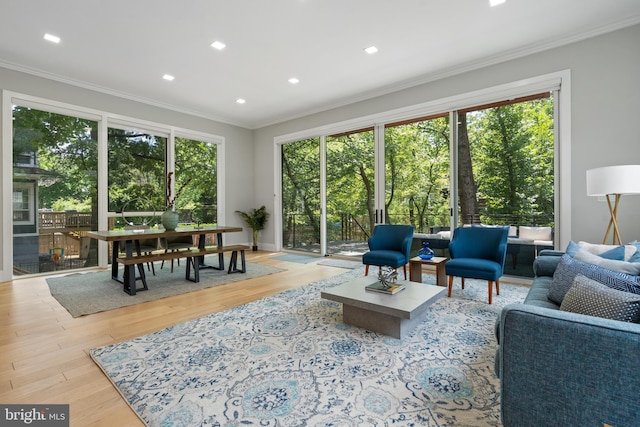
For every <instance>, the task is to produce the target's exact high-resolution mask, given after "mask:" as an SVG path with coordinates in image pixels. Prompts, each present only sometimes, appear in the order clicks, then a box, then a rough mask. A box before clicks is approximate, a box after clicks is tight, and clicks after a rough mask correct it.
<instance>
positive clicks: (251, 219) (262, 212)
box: [236, 206, 269, 251]
mask: <svg viewBox="0 0 640 427" xmlns="http://www.w3.org/2000/svg"><path fill="white" fill-rule="evenodd" d="M236 213H237V214H238V215H240V216H241V217H242V219H244V221H245V222H246V223H247V225H248V226H249V227H251V231H252V235H253V248H252V249H253V250H254V251H257V250H258V232H259V231H260V230H262V229H264V225H265V224H266V223H267V219H269V213H268V212H267V208H266V207H264V206H262V207H260V208H258V209H251V210H250V211H249V212H242V211H236Z"/></svg>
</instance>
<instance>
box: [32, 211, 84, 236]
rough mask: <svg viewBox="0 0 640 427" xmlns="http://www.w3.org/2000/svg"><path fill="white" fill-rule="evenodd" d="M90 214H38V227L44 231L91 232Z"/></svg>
mask: <svg viewBox="0 0 640 427" xmlns="http://www.w3.org/2000/svg"><path fill="white" fill-rule="evenodd" d="M91 220H92V214H91V212H38V227H39V229H40V231H41V232H42V231H45V230H65V229H66V230H91Z"/></svg>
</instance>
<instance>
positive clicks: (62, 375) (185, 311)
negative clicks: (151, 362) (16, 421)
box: [0, 251, 346, 427]
mask: <svg viewBox="0 0 640 427" xmlns="http://www.w3.org/2000/svg"><path fill="white" fill-rule="evenodd" d="M275 255H276V254H273V253H269V252H263V251H259V252H247V260H248V261H251V262H259V263H262V264H265V265H270V266H273V267H279V268H284V269H286V271H283V272H280V273H275V274H271V275H268V276H262V277H257V278H254V279H249V280H243V281H239V282H235V283H231V284H228V285H221V286H217V287H213V288H210V289H203V290H200V291H197V292H191V293H188V294H184V295H177V296H174V297H170V298H164V299H161V300H157V301H151V302H148V303H143V304H138V305H134V306H131V307H123V308H120V309H117V310H110V311H106V312H102V313H96V314H92V315H89V316H83V317H80V318H76V319H74V318H73V317H71V315H70V314H69V313H68V312H67V311H66V310H65V309H64V307H62V306H61V305H60V304H59V303H58V302H57V301H56V300H55V299H54V298H53V297H52V296H51V294H50V292H49V288H48V286H47V283H46V280H45V276H40V277H30V278H25V279H20V280H15V281H12V282H6V283H0V402H3V403H5V404H8V403H16V404H47V403H48V404H53V403H68V404H70V425H71V426H77V427H85V426H105V427H106V426H108V427H111V426H115V425H118V426H143V425H144V424H143V423H142V422H141V421H140V420H139V419H138V417H137V416H136V414H135V413H134V412H133V411H132V410H131V408H129V406H128V405H127V404H126V403H125V401H124V400H123V399H122V397H121V396H120V394H119V393H118V391H117V390H116V389H115V387H114V386H113V385H112V384H111V382H110V381H109V379H108V378H107V377H106V376H105V375H104V373H103V372H102V371H101V370H100V368H98V366H97V365H96V364H95V363H94V362H93V360H92V359H91V357H90V356H89V354H88V350H89V349H91V348H93V347H99V346H103V345H107V344H111V343H115V342H119V341H123V340H127V339H131V338H134V337H137V336H140V335H144V334H147V333H150V332H154V331H158V330H160V329H163V328H166V327H169V326H173V325H175V324H178V323H181V322H186V321H189V320H192V319H196V318H198V317H202V316H206V315H208V314H211V313H215V312H219V311H223V310H226V309H228V308H231V307H235V306H238V305H241V304H246V303H248V302H251V301H255V300H257V299H260V298H264V297H266V296H269V295H273V294H275V293H279V292H282V291H285V290H288V289H293V288H297V287H300V286H302V285H305V284H307V283H310V282H313V281H316V280H321V279H324V278H328V277H331V276H334V275H337V274H340V273H344V272H345V271H346V270H344V269H341V268H335V267H329V266H321V265H317V264H316V263H310V264H300V263H293V262H287V261H282V260H278V259H277V258H276V257H275ZM180 279H182V278H180Z"/></svg>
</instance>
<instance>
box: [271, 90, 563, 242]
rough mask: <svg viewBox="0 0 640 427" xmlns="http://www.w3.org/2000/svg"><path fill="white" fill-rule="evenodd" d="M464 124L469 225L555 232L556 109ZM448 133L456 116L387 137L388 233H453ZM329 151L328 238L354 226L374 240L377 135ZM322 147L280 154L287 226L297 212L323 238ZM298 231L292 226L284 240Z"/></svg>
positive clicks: (309, 145) (342, 140)
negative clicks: (398, 226) (349, 223)
mask: <svg viewBox="0 0 640 427" xmlns="http://www.w3.org/2000/svg"><path fill="white" fill-rule="evenodd" d="M458 118H459V121H458V124H457V126H458V141H457V143H458V146H457V150H458V174H459V176H458V182H459V188H458V190H459V191H458V194H459V200H458V201H457V202H458V203H457V205H458V206H459V208H460V219H461V222H467V221H466V220H465V219H467V218H468V219H469V222H470V221H471V220H473V221H474V222H478V221H482V222H483V223H487V224H509V225H553V207H554V172H553V163H554V135H553V133H554V132H553V100H552V99H551V98H542V99H537V100H533V101H526V102H517V103H514V104H507V105H501V106H497V107H493V108H487V109H483V110H477V111H471V112H464V113H460V114H459V116H458ZM449 128H450V123H449V116H448V115H442V116H441V117H436V118H431V119H428V120H427V119H425V120H419V121H415V122H412V123H408V124H400V125H397V126H390V127H387V128H386V129H385V135H384V140H385V146H384V147H385V156H384V157H385V165H384V168H385V169H384V173H385V187H386V188H385V194H386V197H385V201H384V204H385V209H384V214H385V217H384V220H385V222H386V223H409V224H413V225H414V226H415V227H416V230H417V231H419V232H430V231H433V230H434V229H437V228H438V227H447V226H449V222H450V204H451V200H450V198H449V196H450V194H451V191H450V181H451V180H450V176H449V174H450V157H449V155H450V154H449V153H450V148H449V146H450V143H449V138H450V137H449V134H450V132H449ZM326 141H327V148H326V152H327V171H326V175H327V222H328V230H329V233H331V230H332V227H333V228H335V227H338V226H340V225H343V224H340V223H341V221H344V220H345V218H351V217H352V218H354V219H355V221H357V222H358V224H359V225H361V226H362V228H363V229H364V230H371V229H372V227H373V224H374V222H375V220H376V217H375V207H374V158H375V157H374V155H375V153H374V148H375V144H374V133H373V131H372V130H367V131H360V132H354V133H350V134H344V135H339V136H332V137H327V138H326ZM319 144H320V140H319V139H317V138H316V139H310V140H305V141H298V142H295V143H292V144H287V145H285V146H283V148H282V165H283V166H282V167H283V170H282V176H283V188H282V191H283V197H282V203H283V213H284V214H285V215H284V218H285V220H286V221H287V218H289V216H287V214H288V213H292V212H296V213H297V216H296V218H297V219H296V221H297V223H298V225H299V224H303V223H306V224H311V225H312V228H313V233H314V236H318V237H319V230H318V228H317V224H318V221H319V220H318V218H319V212H320V197H319V195H320V189H319V187H320V182H319V165H320V160H319V152H320V150H319ZM454 205H455V204H454ZM309 207H313V208H309ZM345 215H346V216H345ZM288 221H290V220H288ZM293 225H294V224H293V223H291V222H285V224H284V227H283V229H284V233H285V237H287V236H288V235H289V234H288V233H289V232H290V231H291V230H292V227H293ZM329 239H330V240H331V236H330V237H329ZM287 241H288V240H287V239H286V238H285V243H286V242H287Z"/></svg>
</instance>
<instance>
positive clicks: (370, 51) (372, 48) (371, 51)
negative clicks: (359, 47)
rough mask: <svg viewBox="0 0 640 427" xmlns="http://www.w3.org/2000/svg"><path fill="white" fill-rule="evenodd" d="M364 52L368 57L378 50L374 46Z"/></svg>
mask: <svg viewBox="0 0 640 427" xmlns="http://www.w3.org/2000/svg"><path fill="white" fill-rule="evenodd" d="M364 51H365V52H367V53H368V54H369V55H372V54H374V53H376V52H377V51H378V48H377V47H375V46H369V47H368V48H366V49H365V50H364Z"/></svg>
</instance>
